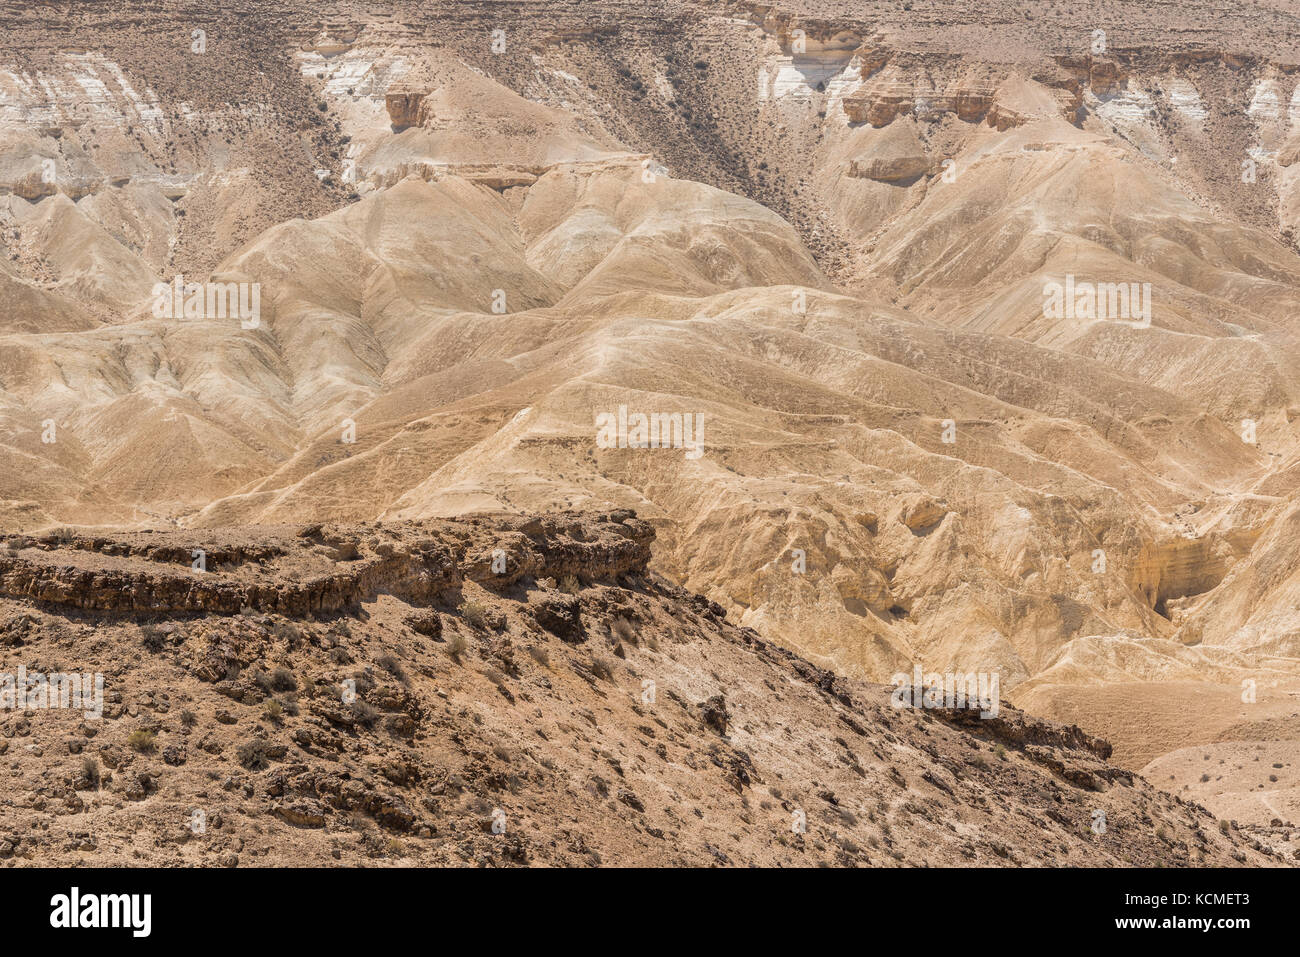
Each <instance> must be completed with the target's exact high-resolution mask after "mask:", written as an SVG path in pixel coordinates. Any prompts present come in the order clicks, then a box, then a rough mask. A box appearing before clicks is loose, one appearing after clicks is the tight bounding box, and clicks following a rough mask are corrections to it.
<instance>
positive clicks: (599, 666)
mask: <svg viewBox="0 0 1300 957" xmlns="http://www.w3.org/2000/svg"><path fill="white" fill-rule="evenodd" d="M591 673H592V674H593V675H595V676H596V677H597V678H600V679H601V680H602V681H613V680H614V669H613V668H612V667H610V664H609V662H608V661H606V660H605V659H604V658H593V659H592V660H591Z"/></svg>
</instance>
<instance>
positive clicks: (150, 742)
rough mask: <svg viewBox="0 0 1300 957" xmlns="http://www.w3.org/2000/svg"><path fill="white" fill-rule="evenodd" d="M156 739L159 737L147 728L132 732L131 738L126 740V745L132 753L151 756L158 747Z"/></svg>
mask: <svg viewBox="0 0 1300 957" xmlns="http://www.w3.org/2000/svg"><path fill="white" fill-rule="evenodd" d="M156 738H157V735H156V734H155V733H154V732H153V731H149V730H147V729H145V728H137V729H136V730H134V731H132V732H131V734H130V736H129V737H128V738H127V739H126V745H127V747H129V748H130V749H131V750H132V751H136V752H139V753H140V754H150V753H152V752H153V750H154V748H155V747H156V744H155V740H156Z"/></svg>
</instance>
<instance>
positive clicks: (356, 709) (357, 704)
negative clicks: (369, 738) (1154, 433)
mask: <svg viewBox="0 0 1300 957" xmlns="http://www.w3.org/2000/svg"><path fill="white" fill-rule="evenodd" d="M352 720H353V721H355V722H356V723H357V724H359V725H361V727H363V728H373V727H374V726H375V723H376V722H377V721H378V720H379V709H378V708H376V707H375V706H374V705H372V704H371V703H370V702H369V701H361V700H360V699H358V700H356V701H354V702H352Z"/></svg>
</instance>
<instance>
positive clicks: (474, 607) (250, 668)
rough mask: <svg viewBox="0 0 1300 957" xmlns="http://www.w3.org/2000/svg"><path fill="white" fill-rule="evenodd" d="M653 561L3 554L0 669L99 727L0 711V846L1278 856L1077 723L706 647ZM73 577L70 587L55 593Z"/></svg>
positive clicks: (551, 546)
mask: <svg viewBox="0 0 1300 957" xmlns="http://www.w3.org/2000/svg"><path fill="white" fill-rule="evenodd" d="M650 540H651V535H650V533H649V530H648V526H646V525H645V523H643V522H640V521H639V520H637V519H636V518H635V517H633V516H632V515H630V514H627V513H623V514H612V515H611V514H606V515H579V514H566V515H557V516H554V517H551V518H541V519H530V520H519V519H501V518H475V519H465V520H460V521H445V522H428V523H411V524H407V525H401V526H377V525H363V526H335V525H327V526H309V527H304V528H285V527H278V528H241V529H238V530H232V531H223V530H212V531H210V532H205V533H202V534H197V535H195V534H190V533H179V532H171V533H163V534H158V535H144V534H127V535H102V536H96V537H94V538H89V537H78V538H66V537H65V538H62V539H56V538H53V537H51V538H48V539H33V540H30V541H27V542H22V543H19V544H21V545H22V547H21V548H20V549H18V550H17V555H16V556H6V557H5V559H4V560H5V566H4V568H5V571H4V574H3V579H2V584H0V588H2V589H3V591H2V592H0V594H2V595H3V597H0V645H2V646H3V647H4V649H5V651H6V660H7V661H8V662H10V663H11V665H12V666H14V667H16V666H17V665H19V664H21V665H23V667H24V668H25V669H26V673H27V675H28V680H29V681H30V680H33V678H32V676H34V675H39V674H53V673H57V672H61V671H64V670H68V669H75V670H76V671H77V672H78V673H84V674H88V675H89V674H93V673H95V672H100V673H102V674H103V678H104V685H103V712H102V716H100V717H94V716H89V717H88V716H86V715H84V714H83V712H82V710H81V709H78V710H72V709H41V710H8V709H7V710H5V711H4V712H2V713H0V753H3V754H4V755H5V759H6V760H7V761H8V762H9V767H10V770H11V772H12V773H10V774H8V775H6V776H5V782H6V783H5V784H3V785H2V786H0V797H2V799H3V803H4V805H5V807H6V808H7V809H8V810H7V812H6V814H5V816H4V820H3V825H0V838H3V842H2V843H0V854H3V855H4V856H5V857H6V858H11V859H13V860H15V861H17V862H18V863H23V864H55V863H73V862H77V863H86V864H96V865H100V864H140V863H149V864H164V865H172V864H211V865H222V866H236V865H285V864H324V865H331V864H340V865H357V864H374V865H378V864H384V863H393V864H396V863H400V864H419V865H428V864H492V865H515V864H569V865H593V864H601V863H603V864H610V865H633V864H657V865H679V866H680V865H715V864H721V865H744V864H779V865H786V866H791V865H793V866H799V865H807V866H812V865H817V864H837V865H851V864H872V865H891V866H892V865H914V864H920V863H926V864H930V865H934V864H983V865H1014V864H1047V863H1060V864H1072V865H1078V866H1091V865H1098V864H1142V865H1150V864H1172V865H1179V864H1182V865H1189V864H1234V863H1247V864H1263V863H1270V862H1278V861H1280V860H1281V859H1280V858H1274V857H1271V856H1270V854H1271V852H1269V853H1264V852H1262V851H1260V850H1257V849H1256V846H1255V845H1256V838H1255V837H1253V836H1251V835H1249V834H1247V833H1245V832H1243V831H1240V830H1236V829H1231V828H1228V829H1225V830H1223V831H1221V830H1220V829H1219V827H1218V826H1217V824H1216V822H1215V820H1214V819H1213V818H1212V817H1211V816H1210V815H1209V814H1208V813H1207V812H1206V811H1204V810H1203V809H1201V808H1199V807H1197V806H1195V805H1191V804H1186V803H1183V802H1182V801H1180V800H1179V799H1177V798H1173V797H1170V796H1169V795H1165V794H1162V793H1160V792H1157V791H1155V790H1153V789H1152V788H1151V787H1150V786H1149V785H1148V784H1147V783H1146V782H1144V781H1143V780H1142V779H1140V778H1137V777H1135V776H1134V775H1133V774H1132V773H1131V772H1128V771H1124V770H1122V769H1120V768H1117V767H1114V766H1112V765H1110V764H1108V763H1107V762H1106V760H1105V757H1106V755H1107V754H1108V753H1109V746H1108V745H1106V744H1105V742H1102V741H1098V740H1095V739H1093V738H1091V737H1090V736H1088V735H1086V734H1084V733H1082V732H1081V731H1079V729H1078V728H1065V727H1061V726H1056V725H1052V724H1049V723H1046V722H1042V721H1038V720H1035V719H1031V718H1029V717H1027V716H1025V715H1023V714H1022V713H1020V712H1018V711H1016V710H1015V709H1013V708H1011V707H1010V706H1009V705H1005V704H1003V705H1002V706H1001V708H1000V712H999V714H998V715H997V716H996V717H994V718H990V719H987V720H982V719H981V718H980V717H979V714H978V712H977V711H969V710H957V709H944V708H939V709H935V710H929V711H924V710H914V709H911V708H905V709H901V710H900V709H897V708H895V707H893V706H892V705H891V704H890V703H889V689H885V688H881V687H879V686H875V685H867V684H863V683H861V682H857V681H851V680H846V679H844V678H841V677H838V676H836V675H834V674H832V673H830V672H827V671H823V670H821V669H819V668H817V667H815V666H813V665H811V664H809V663H808V662H806V661H804V660H802V659H800V658H798V657H796V656H794V655H791V654H790V653H789V652H785V651H782V650H781V649H779V648H777V647H776V646H774V645H771V644H769V643H768V642H765V641H763V640H762V639H761V638H759V636H758V635H757V634H756V633H755V632H753V631H752V630H750V629H744V628H736V627H735V626H734V625H732V624H731V623H729V622H728V621H727V619H726V616H725V614H724V613H723V611H722V609H721V608H720V607H719V606H717V605H716V604H713V603H711V602H709V601H707V600H705V599H703V598H701V597H699V596H696V595H691V594H689V593H687V592H684V591H682V590H681V589H680V588H677V587H676V586H673V585H671V584H669V583H667V582H664V581H663V580H662V579H660V578H658V577H657V576H654V575H653V574H651V573H649V572H648V571H647V569H646V561H647V558H648V554H649V552H648V546H649V545H650ZM196 549H201V550H203V552H204V554H205V557H206V560H207V563H208V564H207V568H208V571H206V572H199V571H194V570H192V568H191V565H192V562H193V558H192V556H193V554H194V551H195V550H196ZM74 569H75V571H73V570H74ZM70 575H74V576H90V578H89V580H87V579H86V578H84V577H82V578H80V579H78V580H79V581H81V582H83V583H86V582H87V581H89V583H90V584H89V587H86V588H79V589H76V590H66V588H67V583H68V582H69V581H70V577H69V576H70ZM111 594H116V595H117V596H118V600H117V601H116V602H113V601H110V600H109V596H110V595H111ZM227 595H229V596H232V598H233V597H234V596H238V598H239V599H241V600H243V601H245V602H246V605H245V607H243V608H242V609H239V608H226V607H225V606H224V605H223V604H222V602H224V601H225V600H226V599H225V596H227ZM306 596H310V597H306ZM33 687H35V686H33ZM1098 821H1101V822H1102V825H1101V826H1100V827H1098V826H1097V824H1096V822H1098ZM1261 836H1266V835H1261ZM1259 846H1260V847H1264V846H1265V845H1264V844H1260V845H1259Z"/></svg>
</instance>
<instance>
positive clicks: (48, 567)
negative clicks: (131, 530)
mask: <svg viewBox="0 0 1300 957" xmlns="http://www.w3.org/2000/svg"><path fill="white" fill-rule="evenodd" d="M470 527H471V528H472V527H474V526H470ZM221 534H222V533H221V532H220V531H217V532H213V533H204V535H203V536H202V538H198V537H196V536H193V535H190V536H187V535H185V534H184V533H177V532H169V533H163V534H160V535H157V536H152V535H138V534H137V535H129V534H128V535H124V536H123V537H122V538H121V539H111V538H104V537H96V538H73V539H70V540H67V541H65V542H62V543H56V542H53V541H52V540H47V541H45V542H35V543H31V544H30V545H29V547H26V548H23V547H19V548H18V549H17V550H16V551H15V550H14V549H12V548H11V549H9V550H6V551H0V595H2V596H6V597H9V598H20V599H32V600H35V601H38V602H41V603H43V604H54V605H64V606H68V607H73V608H79V609H83V610H87V611H91V610H93V611H123V612H146V611H147V612H170V613H190V612H208V613H218V614H235V613H238V612H240V611H241V610H246V609H251V610H254V611H261V612H274V613H277V614H284V615H293V616H302V615H307V614H316V613H322V612H324V613H328V612H337V611H341V610H343V609H347V608H353V607H355V606H357V605H358V604H359V603H360V602H362V601H365V600H368V599H370V598H373V597H374V596H375V595H376V594H378V593H379V592H381V591H383V592H386V593H390V594H395V595H400V596H401V597H402V598H403V599H404V600H406V601H409V602H410V603H411V604H415V605H428V604H431V603H434V602H437V601H440V600H443V599H444V598H445V597H446V596H447V595H448V594H450V593H451V592H453V591H455V590H457V589H459V588H460V587H461V585H462V583H463V582H465V581H466V580H474V581H479V582H482V583H484V584H487V585H489V586H492V587H508V586H510V585H512V584H514V583H515V582H518V581H519V580H521V579H523V578H554V579H560V578H564V577H566V576H580V577H581V578H583V579H586V580H588V581H600V580H607V579H610V578H614V577H617V576H618V575H622V574H627V573H640V572H644V571H645V566H646V562H647V561H648V560H649V557H650V544H651V542H652V541H653V540H654V532H653V530H652V529H651V527H650V526H649V525H648V524H646V523H645V522H642V521H639V520H638V519H637V518H636V516H635V514H634V513H632V512H630V511H622V512H615V513H610V514H606V515H602V516H598V517H596V518H594V519H587V518H577V517H574V518H568V519H566V518H551V519H516V520H513V521H505V522H502V523H501V524H500V525H499V526H498V527H496V528H495V529H493V532H492V534H491V535H486V534H485V535H481V536H478V537H477V538H476V539H474V540H472V541H471V542H469V543H467V542H464V541H462V540H461V539H460V538H459V537H457V536H452V535H451V534H449V531H448V527H447V526H445V525H442V524H441V523H432V522H431V523H419V524H416V525H410V526H401V527H397V528H395V529H393V530H392V531H391V532H390V533H389V534H387V535H375V534H374V533H368V532H367V530H366V529H364V528H349V527H346V526H332V525H331V526H319V525H317V526H308V527H306V528H303V529H301V530H299V531H298V532H297V533H296V534H295V533H293V532H292V531H291V530H290V529H279V530H278V534H279V535H280V536H281V537H280V539H279V541H276V542H274V543H267V544H265V545H263V546H262V547H259V548H256V549H251V548H248V547H241V546H239V545H230V544H221ZM230 534H231V535H232V536H234V537H243V533H241V532H234V531H232V532H231V533H230ZM290 536H292V537H290ZM214 540H215V541H216V542H217V544H216V545H215V547H212V546H211V545H210V543H212V542H213V541H214ZM180 542H184V544H179V543H180ZM23 543H24V542H23V540H18V541H17V542H16V544H17V545H19V546H21V545H22V544H23ZM312 547H316V548H324V549H326V550H328V551H330V552H332V553H334V554H336V555H341V556H342V557H343V558H344V560H343V561H341V562H339V563H338V564H337V565H333V566H332V567H330V568H329V569H328V570H327V571H324V572H321V573H315V574H313V572H312V570H311V569H312V563H311V562H310V561H308V562H306V563H305V567H303V566H304V562H303V556H302V552H303V551H304V550H305V549H310V548H312ZM209 548H211V550H210V551H209ZM200 551H202V552H203V557H202V561H203V565H204V568H205V570H202V571H199V570H194V568H193V564H194V562H195V561H196V560H197V556H198V554H199V552H200ZM172 563H174V564H176V565H179V566H181V567H179V568H175V569H166V568H164V567H160V566H163V565H166V564H172ZM496 569H500V570H499V571H498V570H496Z"/></svg>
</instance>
